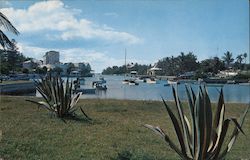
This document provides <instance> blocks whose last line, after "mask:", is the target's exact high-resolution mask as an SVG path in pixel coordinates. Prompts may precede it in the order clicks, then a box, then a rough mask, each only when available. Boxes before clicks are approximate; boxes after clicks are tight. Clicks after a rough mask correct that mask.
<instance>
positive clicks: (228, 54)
mask: <svg viewBox="0 0 250 160" xmlns="http://www.w3.org/2000/svg"><path fill="white" fill-rule="evenodd" d="M222 59H223V60H224V62H226V64H227V67H229V65H230V63H232V62H233V61H234V59H233V54H232V53H231V52H229V51H227V52H226V53H224V56H223V57H222Z"/></svg>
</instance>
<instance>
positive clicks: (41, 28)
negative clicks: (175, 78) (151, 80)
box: [0, 0, 249, 72]
mask: <svg viewBox="0 0 250 160" xmlns="http://www.w3.org/2000/svg"><path fill="white" fill-rule="evenodd" d="M0 11H1V12H3V13H4V14H5V15H6V16H7V17H8V18H9V19H10V20H11V22H12V23H13V24H14V25H15V26H16V28H17V29H18V30H19V31H20V33H21V34H20V35H19V36H14V35H12V34H8V35H9V36H10V37H11V38H15V39H16V40H17V42H18V46H19V49H20V51H21V52H23V54H24V55H26V56H30V57H34V58H37V59H41V58H42V56H43V55H44V53H45V52H46V51H48V50H58V51H60V55H61V57H60V61H62V62H69V61H72V62H89V63H90V64H91V66H92V68H93V69H94V70H95V71H96V72H101V71H102V69H104V68H106V67H107V66H112V65H123V63H124V50H125V48H126V49H127V57H128V59H127V61H130V62H137V63H141V64H150V63H151V64H153V63H155V62H157V61H158V60H159V59H161V58H163V57H167V56H172V55H173V56H177V55H178V54H179V53H180V52H185V53H188V52H193V53H194V54H195V55H197V58H198V60H203V59H205V58H210V57H213V56H218V57H222V55H223V53H225V52H226V51H227V50H228V51H231V52H232V53H233V55H234V56H236V55H238V54H241V53H245V52H246V53H248V54H249V1H248V0H155V1H153V0H135V1H133V0H117V1H115V0H103V1H100V0H98V1H97V0H83V1H82V0H73V1H69V0H65V1H32V0H27V1H25V0H23V1H14V0H11V1H2V2H1V9H0Z"/></svg>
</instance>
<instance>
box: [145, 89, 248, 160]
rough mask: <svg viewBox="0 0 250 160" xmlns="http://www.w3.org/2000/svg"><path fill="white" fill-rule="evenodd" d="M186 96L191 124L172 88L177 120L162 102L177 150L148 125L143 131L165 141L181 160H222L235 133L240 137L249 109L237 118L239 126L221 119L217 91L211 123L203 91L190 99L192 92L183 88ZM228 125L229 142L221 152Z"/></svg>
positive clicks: (221, 102) (221, 104) (232, 120)
mask: <svg viewBox="0 0 250 160" xmlns="http://www.w3.org/2000/svg"><path fill="white" fill-rule="evenodd" d="M186 92H187V97H188V105H189V110H190V116H191V122H192V123H190V122H189V120H188V118H187V116H186V115H185V113H184V112H183V110H182V105H181V102H180V100H179V98H178V94H177V92H176V91H175V89H174V88H173V95H174V99H175V104H176V107H177V111H178V112H177V113H178V116H175V115H174V114H173V112H172V111H171V109H170V107H169V106H168V105H167V103H166V102H165V101H164V99H163V98H162V100H163V103H164V105H165V108H166V109H167V112H168V114H169V116H170V118H171V121H172V123H173V126H174V129H175V132H176V135H177V138H178V141H179V143H180V149H179V148H178V147H177V145H175V144H174V143H173V142H172V141H171V140H169V137H168V136H167V135H166V134H165V133H164V132H163V130H161V129H160V128H159V127H153V126H151V125H145V127H147V128H149V129H151V130H153V131H154V132H156V133H157V134H159V135H160V136H161V137H165V138H164V140H165V141H166V142H167V143H168V144H169V145H170V147H171V148H172V149H173V150H174V151H175V152H177V154H178V155H179V156H180V157H181V158H182V159H194V160H200V159H206V160H215V159H216V160H217V159H224V158H225V156H226V154H227V153H228V152H229V151H230V150H231V148H232V146H233V144H234V142H235V140H236V138H237V136H238V134H239V132H242V133H243V134H244V132H243V130H242V125H243V122H244V119H245V117H246V114H247V112H248V110H249V108H250V106H248V107H247V109H246V110H245V112H244V114H243V115H242V116H241V118H240V121H239V123H238V121H237V120H236V118H227V119H225V103H224V98H223V91H222V89H221V91H220V95H219V100H218V105H217V110H216V112H215V116H214V120H213V115H212V107H211V102H210V98H209V96H208V92H207V89H206V87H205V86H204V87H199V90H198V94H197V96H196V97H195V96H194V92H193V90H192V88H190V89H188V88H187V86H186ZM212 121H213V123H212ZM230 123H232V124H233V125H234V131H233V133H232V135H231V136H230V141H229V143H228V144H227V147H226V148H225V149H224V150H223V151H221V149H222V146H223V144H224V143H225V142H224V140H225V137H226V135H227V133H228V127H229V125H230ZM191 124H192V125H191ZM185 130H186V131H185ZM187 144H188V145H187ZM188 147H189V148H188ZM188 149H190V152H191V155H190V154H189V153H190V152H189V150H188Z"/></svg>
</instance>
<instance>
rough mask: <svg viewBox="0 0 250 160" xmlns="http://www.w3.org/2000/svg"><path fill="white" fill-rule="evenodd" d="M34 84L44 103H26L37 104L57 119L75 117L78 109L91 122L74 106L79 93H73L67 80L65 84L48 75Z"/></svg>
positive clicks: (56, 77) (60, 79)
mask: <svg viewBox="0 0 250 160" xmlns="http://www.w3.org/2000/svg"><path fill="white" fill-rule="evenodd" d="M34 82H35V86H36V89H37V91H38V92H39V93H40V94H41V96H42V97H43V99H44V101H39V102H36V101H33V100H27V101H29V102H32V103H36V104H38V105H39V106H40V107H43V108H45V109H47V110H49V111H50V112H52V113H53V114H55V115H56V116H57V117H59V118H65V117H72V116H75V111H76V110H77V109H79V108H80V110H81V112H82V113H83V115H84V116H85V118H86V119H87V120H91V119H90V118H89V117H88V116H87V114H86V113H85V112H84V111H83V109H82V108H81V107H77V106H76V104H77V102H78V101H79V99H80V96H81V92H79V93H76V94H75V93H73V89H72V82H69V79H68V78H67V81H66V83H65V82H64V81H63V80H62V78H61V77H60V76H51V75H49V76H46V77H44V78H41V80H34Z"/></svg>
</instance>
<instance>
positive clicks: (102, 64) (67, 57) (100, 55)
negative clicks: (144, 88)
mask: <svg viewBox="0 0 250 160" xmlns="http://www.w3.org/2000/svg"><path fill="white" fill-rule="evenodd" d="M17 46H18V48H19V51H20V52H21V53H23V54H24V55H25V56H28V57H33V58H35V59H38V60H42V57H43V55H44V54H45V52H47V51H50V50H55V51H59V52H60V61H61V62H63V63H66V62H73V63H78V62H88V63H90V65H91V67H92V69H94V70H95V72H102V70H103V69H104V68H107V67H109V66H115V65H116V66H121V65H123V64H124V59H123V58H119V59H116V58H113V57H110V56H108V55H107V53H105V52H99V51H95V50H86V49H84V48H71V49H55V48H53V49H52V48H41V47H36V46H30V45H27V44H23V43H17ZM127 62H134V63H135V62H137V63H139V64H148V62H147V61H144V60H138V59H127Z"/></svg>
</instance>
